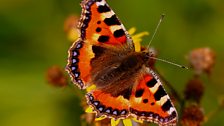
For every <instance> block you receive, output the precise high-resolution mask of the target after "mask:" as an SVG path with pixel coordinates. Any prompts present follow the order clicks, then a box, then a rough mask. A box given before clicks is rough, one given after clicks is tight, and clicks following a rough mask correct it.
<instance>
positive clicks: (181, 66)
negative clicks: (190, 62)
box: [149, 57, 188, 69]
mask: <svg viewBox="0 0 224 126" xmlns="http://www.w3.org/2000/svg"><path fill="white" fill-rule="evenodd" d="M149 58H150V59H154V60H158V61H162V62H164V63H168V64H171V65H174V66H177V67H180V68H184V69H188V67H186V66H183V65H180V64H176V63H173V62H170V61H167V60H164V59H160V58H156V57H149Z"/></svg>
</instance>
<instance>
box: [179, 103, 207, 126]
mask: <svg viewBox="0 0 224 126" xmlns="http://www.w3.org/2000/svg"><path fill="white" fill-rule="evenodd" d="M203 122H204V112H203V109H202V108H201V107H200V106H198V105H196V104H192V105H190V106H188V107H186V108H185V109H184V110H183V115H182V118H181V124H182V125H183V126H201V125H202V123H203Z"/></svg>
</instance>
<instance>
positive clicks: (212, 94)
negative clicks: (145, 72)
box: [0, 0, 224, 126]
mask: <svg viewBox="0 0 224 126" xmlns="http://www.w3.org/2000/svg"><path fill="white" fill-rule="evenodd" d="M79 3H80V1H79V0H63V1H62V0H1V1H0V126H74V125H80V114H81V113H82V108H81V107H80V100H79V98H78V97H77V96H76V95H75V92H76V91H77V87H75V88H72V87H66V88H54V87H52V86H50V85H48V84H47V82H46V80H45V73H46V70H47V68H48V67H50V66H52V65H59V66H61V67H65V65H66V59H67V50H68V48H69V45H70V42H69V41H68V40H67V35H66V33H65V32H64V31H63V25H64V21H65V19H66V18H67V17H68V16H70V15H71V14H76V15H80V11H81V7H80V6H79ZM108 3H109V4H110V6H111V7H112V8H113V10H114V11H115V12H116V14H117V15H118V17H119V18H120V19H121V20H122V23H123V24H124V25H125V26H126V29H129V28H131V27H133V26H134V27H136V28H137V30H138V31H137V32H141V31H148V32H150V33H152V32H153V31H154V29H155V27H156V25H157V22H158V20H159V18H160V15H161V14H163V13H165V14H166V17H165V19H164V22H163V23H162V25H161V27H160V28H159V32H158V33H157V35H156V37H155V39H154V40H153V43H152V46H153V47H155V48H156V49H158V50H159V57H160V58H163V59H168V60H171V61H173V62H176V63H179V64H187V63H188V62H187V61H186V59H185V57H186V55H187V54H188V53H189V51H191V50H192V49H194V48H198V47H210V48H212V49H213V50H214V51H215V53H216V55H217V59H216V65H215V68H214V70H213V73H212V75H211V76H210V77H209V78H208V77H207V76H206V75H204V76H203V82H204V84H205V87H206V89H205V95H204V97H203V100H202V103H201V105H202V107H203V108H204V110H205V114H206V115H207V114H209V113H210V112H212V111H214V110H216V109H217V108H218V106H219V99H220V98H222V97H223V96H224V83H223V75H224V69H223V64H224V6H223V5H224V1H223V0H171V1H170V0H169V1H167V0H108ZM149 40H150V36H149V37H145V38H144V41H143V42H144V43H145V44H146V43H147V42H148V41H149ZM157 68H158V69H159V71H160V72H161V73H162V74H163V75H164V76H165V78H166V79H167V80H168V81H169V82H171V83H172V85H173V86H174V87H175V89H176V90H177V91H178V92H179V93H180V94H183V90H184V87H185V84H186V82H187V81H188V80H189V79H191V78H192V74H193V72H192V71H191V70H183V69H179V68H177V67H175V66H172V65H169V64H166V63H161V62H158V63H157ZM223 117H224V111H220V112H218V113H215V115H214V116H213V117H212V118H210V119H209V121H208V122H207V123H205V125H206V126H212V125H221V124H223V125H224V120H223Z"/></svg>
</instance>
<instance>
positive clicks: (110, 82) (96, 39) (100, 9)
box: [67, 0, 177, 125]
mask: <svg viewBox="0 0 224 126" xmlns="http://www.w3.org/2000/svg"><path fill="white" fill-rule="evenodd" d="M81 6H82V16H81V19H80V22H79V26H78V27H79V29H80V34H81V35H80V37H79V39H78V40H77V41H76V42H74V44H73V45H72V46H71V48H70V49H69V57H68V64H67V71H68V72H69V74H70V76H71V78H72V81H73V82H74V84H76V85H77V86H78V87H79V88H80V89H85V88H87V87H89V86H91V85H93V84H94V85H95V86H96V89H94V90H92V91H91V92H88V93H87V94H86V98H87V103H88V104H89V105H90V106H92V107H93V108H94V111H95V112H96V113H97V115H104V116H107V117H110V118H115V119H124V118H128V117H134V118H137V119H139V120H144V121H150V122H155V123H158V124H159V125H176V122H177V112H176V109H175V108H174V106H173V104H172V103H171V100H170V98H169V96H168V95H167V93H166V91H165V90H164V88H163V87H162V83H161V81H160V79H159V77H158V76H157V75H156V73H155V72H153V71H152V69H150V65H149V61H150V58H149V57H150V56H151V53H150V52H149V50H148V49H146V50H142V51H140V52H136V51H135V47H134V44H133V41H132V39H131V37H130V36H129V35H128V33H127V31H126V29H125V28H124V26H123V24H122V23H121V22H120V21H119V19H118V18H117V16H116V15H115V13H114V12H113V10H112V9H111V8H110V7H109V5H108V4H107V3H106V1H105V0H83V1H82V2H81Z"/></svg>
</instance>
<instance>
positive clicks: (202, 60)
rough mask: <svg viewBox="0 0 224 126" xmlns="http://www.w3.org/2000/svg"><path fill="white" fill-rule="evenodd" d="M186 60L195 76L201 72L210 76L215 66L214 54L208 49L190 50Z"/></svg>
mask: <svg viewBox="0 0 224 126" xmlns="http://www.w3.org/2000/svg"><path fill="white" fill-rule="evenodd" d="M187 58H188V60H189V62H190V65H191V66H192V68H193V69H194V70H195V73H196V74H197V75H199V74H201V73H202V72H205V73H207V74H210V73H211V70H212V68H213V66H214V64H215V52H214V51H213V50H212V49H210V48H208V47H207V48H197V49H194V50H192V51H191V52H190V53H189V54H188V56H187Z"/></svg>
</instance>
